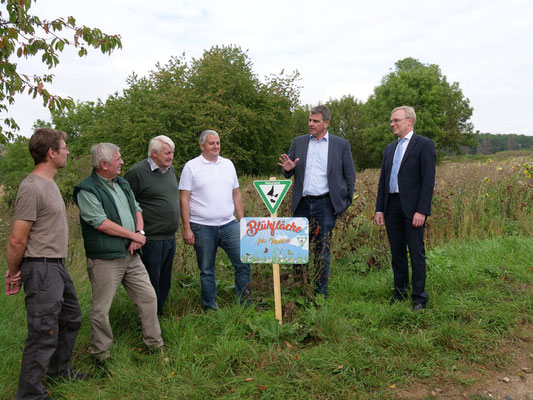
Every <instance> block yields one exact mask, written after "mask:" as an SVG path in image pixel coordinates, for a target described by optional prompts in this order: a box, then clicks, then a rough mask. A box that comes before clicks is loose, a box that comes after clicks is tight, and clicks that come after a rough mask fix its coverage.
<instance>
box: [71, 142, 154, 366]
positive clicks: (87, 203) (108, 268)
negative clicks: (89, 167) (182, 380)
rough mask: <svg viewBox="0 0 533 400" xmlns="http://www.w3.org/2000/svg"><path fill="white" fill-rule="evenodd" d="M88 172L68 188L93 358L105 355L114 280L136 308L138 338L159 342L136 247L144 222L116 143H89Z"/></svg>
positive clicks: (151, 290)
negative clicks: (83, 269)
mask: <svg viewBox="0 0 533 400" xmlns="http://www.w3.org/2000/svg"><path fill="white" fill-rule="evenodd" d="M91 161H92V164H93V168H94V169H93V172H92V174H91V175H89V176H88V177H87V178H86V179H85V180H83V181H82V182H81V183H80V184H79V185H78V186H76V187H75V188H74V201H75V202H76V204H77V205H78V207H79V209H80V222H81V229H82V234H83V242H84V245H85V254H86V256H87V272H88V274H89V280H90V281H91V287H92V298H91V310H90V323H91V339H92V348H91V354H92V355H93V356H94V357H95V358H96V360H97V361H98V362H102V361H103V360H105V359H106V358H109V357H110V354H109V349H110V347H111V343H112V341H113V332H112V331H111V325H110V323H109V309H110V308H111V303H112V302H113V298H114V297H115V294H116V293H117V290H118V287H119V285H120V284H123V285H124V288H125V289H126V292H127V293H128V296H129V297H130V299H131V301H132V302H133V303H134V304H135V305H136V306H137V308H138V310H139V317H140V319H141V324H142V331H143V341H144V343H145V344H146V346H147V347H148V348H149V349H157V348H159V347H161V346H163V339H162V338H161V328H160V326H159V319H158V318H157V297H156V294H155V291H154V288H153V287H152V285H151V283H150V279H149V277H148V273H147V272H146V268H145V267H144V265H143V263H142V261H141V259H140V257H139V254H137V250H139V249H140V248H141V247H142V246H143V245H144V244H145V242H146V238H145V236H144V231H143V227H144V222H143V217H142V211H141V208H140V207H139V204H138V203H137V201H135V197H134V195H133V192H132V191H131V188H130V185H129V184H128V181H126V180H125V179H124V178H122V177H121V176H119V175H120V172H121V167H122V164H124V161H122V157H121V155H120V149H119V147H118V146H116V145H114V144H112V143H99V144H96V145H94V146H93V147H92V148H91Z"/></svg>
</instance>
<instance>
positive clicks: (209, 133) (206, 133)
mask: <svg viewBox="0 0 533 400" xmlns="http://www.w3.org/2000/svg"><path fill="white" fill-rule="evenodd" d="M207 135H213V136H216V137H218V133H216V132H215V131H214V130H212V129H208V130H206V131H203V132H202V133H200V144H205V138H206V137H207Z"/></svg>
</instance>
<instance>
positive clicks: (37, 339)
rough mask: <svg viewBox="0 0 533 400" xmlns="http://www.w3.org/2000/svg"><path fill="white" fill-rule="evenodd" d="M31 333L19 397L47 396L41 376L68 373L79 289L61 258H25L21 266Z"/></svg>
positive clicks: (75, 333)
mask: <svg viewBox="0 0 533 400" xmlns="http://www.w3.org/2000/svg"><path fill="white" fill-rule="evenodd" d="M20 271H21V275H22V283H23V285H24V292H25V293H26V299H25V302H26V311H27V320H28V337H27V339H26V344H25V346H24V352H23V354H22V365H21V368H20V377H19V382H18V389H17V399H19V400H22V399H24V400H26V399H47V398H48V395H47V393H46V390H45V389H44V387H43V385H42V384H41V379H42V378H43V376H44V375H45V373H46V375H48V376H52V377H53V376H61V375H64V374H65V373H68V370H69V368H70V367H69V364H68V363H69V360H70V357H71V356H72V350H73V349H74V343H75V342H76V338H77V337H78V332H79V330H80V327H81V309H80V304H79V302H78V297H77V296H76V289H75V288H74V283H73V282H72V279H71V278H70V275H69V273H68V271H67V269H66V268H65V265H64V263H63V262H62V261H59V260H55V261H50V260H42V261H36V260H32V259H24V260H23V261H22V264H21V266H20Z"/></svg>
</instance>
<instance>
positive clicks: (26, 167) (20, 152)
mask: <svg viewBox="0 0 533 400" xmlns="http://www.w3.org/2000/svg"><path fill="white" fill-rule="evenodd" d="M28 140H29V139H28V138H25V137H22V136H19V137H17V138H16V139H15V140H14V141H13V142H8V143H6V151H5V153H4V157H3V158H1V159H0V182H1V183H2V187H3V191H4V195H3V200H4V201H5V203H6V204H8V205H12V204H14V202H15V197H16V195H17V189H18V186H19V184H20V182H22V180H23V179H24V178H25V177H26V175H28V174H29V173H30V172H31V171H32V170H33V168H34V163H33V159H32V158H31V155H30V152H29V151H28Z"/></svg>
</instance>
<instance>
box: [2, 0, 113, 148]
mask: <svg viewBox="0 0 533 400" xmlns="http://www.w3.org/2000/svg"><path fill="white" fill-rule="evenodd" d="M0 4H1V5H2V7H5V11H4V10H2V11H0V111H3V112H6V111H8V109H9V105H11V104H13V103H14V102H15V95H16V94H18V93H24V92H26V93H27V94H28V95H30V96H33V98H36V97H37V96H39V97H41V98H42V100H43V106H44V107H48V108H49V109H50V111H55V110H63V109H65V108H72V107H73V106H74V102H73V100H72V99H71V98H70V97H67V98H62V97H60V96H57V95H54V94H53V93H50V92H49V91H48V89H47V88H46V86H45V84H46V83H50V82H52V79H53V75H46V74H45V75H42V76H40V75H34V74H24V73H19V71H18V68H19V65H18V63H17V62H18V61H19V59H20V60H21V61H24V60H25V59H28V58H29V57H33V56H38V55H40V56H41V61H42V62H43V64H45V65H46V66H47V67H48V68H49V69H52V68H54V67H56V66H57V64H59V53H61V52H62V51H63V50H64V49H65V47H66V46H67V47H73V48H75V49H77V50H78V55H79V56H80V57H83V56H85V55H87V48H88V47H93V48H95V49H98V48H99V49H100V50H101V51H102V53H104V54H105V53H107V54H110V53H111V52H112V51H113V50H114V49H116V48H121V47H122V42H121V40H120V36H118V35H107V34H105V33H103V32H102V31H100V30H99V29H96V28H89V27H87V26H77V25H76V20H75V18H74V17H67V18H58V19H55V20H51V21H48V20H41V19H40V18H39V17H38V16H36V15H31V14H30V13H29V11H30V8H31V4H32V1H31V0H0ZM6 128H7V129H6ZM18 129H19V126H18V124H17V123H16V121H15V120H14V119H13V118H10V117H7V118H4V119H0V141H5V139H6V138H7V139H11V138H12V137H13V133H14V131H16V130H18Z"/></svg>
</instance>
